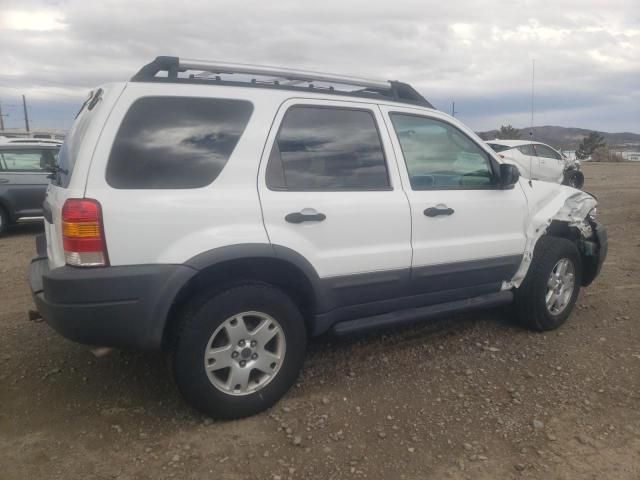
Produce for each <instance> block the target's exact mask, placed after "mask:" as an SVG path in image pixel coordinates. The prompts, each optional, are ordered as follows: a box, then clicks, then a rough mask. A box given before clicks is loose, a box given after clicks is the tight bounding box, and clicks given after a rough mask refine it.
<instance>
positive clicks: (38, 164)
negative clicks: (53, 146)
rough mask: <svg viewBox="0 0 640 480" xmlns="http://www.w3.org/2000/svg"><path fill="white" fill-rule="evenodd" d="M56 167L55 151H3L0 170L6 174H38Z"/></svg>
mask: <svg viewBox="0 0 640 480" xmlns="http://www.w3.org/2000/svg"><path fill="white" fill-rule="evenodd" d="M53 165H55V156H54V151H53V150H27V149H24V150H23V149H16V150H2V151H0V170H1V171H6V172H22V173H38V172H46V171H47V169H48V168H50V167H52V166H53Z"/></svg>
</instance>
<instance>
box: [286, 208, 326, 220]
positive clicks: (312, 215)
mask: <svg viewBox="0 0 640 480" xmlns="http://www.w3.org/2000/svg"><path fill="white" fill-rule="evenodd" d="M325 218H327V216H326V215H325V214H324V213H318V212H316V211H315V210H313V209H311V208H308V209H307V208H305V209H304V210H302V211H300V212H293V213H289V214H287V216H286V217H284V219H285V220H286V221H287V222H289V223H302V222H322V221H323V220H324V219H325Z"/></svg>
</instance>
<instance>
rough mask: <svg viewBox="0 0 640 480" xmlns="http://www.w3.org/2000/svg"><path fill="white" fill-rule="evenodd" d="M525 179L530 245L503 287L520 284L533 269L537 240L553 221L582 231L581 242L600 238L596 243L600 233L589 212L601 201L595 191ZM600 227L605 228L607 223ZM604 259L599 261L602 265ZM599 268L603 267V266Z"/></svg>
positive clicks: (527, 245)
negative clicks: (597, 198)
mask: <svg viewBox="0 0 640 480" xmlns="http://www.w3.org/2000/svg"><path fill="white" fill-rule="evenodd" d="M523 183H524V184H521V185H522V188H523V190H524V193H525V195H526V196H527V201H528V204H529V218H528V221H527V227H526V238H527V240H526V246H525V251H524V255H523V259H522V263H521V264H520V267H519V268H518V270H517V271H516V273H515V275H514V276H513V278H512V279H511V280H510V281H509V282H504V284H503V286H502V288H503V289H510V288H514V287H516V288H517V287H519V286H520V284H521V283H522V281H523V280H524V278H525V276H526V275H527V272H528V271H529V266H530V265H531V261H532V260H533V251H534V248H535V246H536V243H537V242H538V240H539V239H540V237H542V236H543V235H545V234H547V233H549V229H550V227H551V226H552V224H556V223H557V222H561V223H564V224H565V225H566V226H567V227H569V228H575V229H576V230H577V231H578V232H579V236H580V238H579V239H578V240H579V241H581V242H591V243H593V242H596V244H597V242H598V235H595V234H594V227H595V226H596V224H595V223H594V221H593V220H591V219H590V218H589V212H591V211H592V210H593V209H594V208H595V207H596V205H597V204H598V202H597V200H596V199H595V197H594V196H593V195H590V194H589V193H586V192H583V191H580V190H576V189H574V188H571V187H567V186H563V185H557V184H553V183H548V182H536V181H534V182H532V186H530V185H529V182H523ZM600 228H601V229H603V228H604V227H600ZM605 232H606V230H605ZM582 246H583V245H578V247H579V248H582ZM589 248H591V247H589ZM597 250H598V248H597V246H596V251H597ZM581 253H582V254H585V252H584V251H581ZM605 255H606V249H605ZM603 260H604V259H602V261H603ZM602 261H599V262H596V263H599V265H602ZM597 270H598V271H599V267H598V269H597ZM596 274H597V272H596ZM594 278H595V277H594ZM591 280H593V278H592V279H591ZM589 283H590V282H589Z"/></svg>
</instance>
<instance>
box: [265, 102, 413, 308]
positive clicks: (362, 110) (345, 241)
mask: <svg viewBox="0 0 640 480" xmlns="http://www.w3.org/2000/svg"><path fill="white" fill-rule="evenodd" d="M258 186H259V191H260V200H261V203H262V209H263V215H264V223H265V226H266V229H267V234H268V235H269V239H270V241H271V243H272V244H273V245H274V246H275V248H276V252H280V253H281V254H286V252H289V253H291V252H293V253H294V254H297V255H301V256H302V257H304V258H305V259H306V260H307V261H308V262H309V263H311V265H312V266H313V268H314V269H315V270H316V272H317V273H318V275H319V276H320V278H321V280H322V281H323V285H324V286H325V287H326V288H327V292H328V295H330V296H331V298H334V299H335V302H336V304H335V305H334V306H344V305H349V304H356V303H358V304H362V303H367V302H372V301H375V300H382V299H384V298H390V297H395V296H401V295H403V294H404V295H406V294H407V293H406V291H404V290H403V288H402V286H403V285H404V282H405V281H406V280H407V278H408V274H409V269H410V266H411V242H410V238H411V219H410V212H409V205H408V202H407V198H406V196H405V193H404V191H403V190H402V186H401V183H400V179H399V174H398V169H397V165H396V162H395V158H394V154H393V149H392V147H391V144H390V142H389V138H388V135H387V134H386V130H385V126H384V122H383V120H382V117H381V114H380V111H379V109H378V108H377V107H376V106H375V105H370V104H366V103H355V102H353V103H352V102H335V101H318V100H311V99H309V100H306V99H296V100H290V101H288V102H285V103H284V104H283V105H282V106H281V108H280V109H279V111H278V114H277V116H276V119H275V122H274V126H273V127H272V129H271V132H270V136H269V138H268V141H267V145H266V149H265V153H264V155H263V159H262V162H261V167H260V175H259V180H258Z"/></svg>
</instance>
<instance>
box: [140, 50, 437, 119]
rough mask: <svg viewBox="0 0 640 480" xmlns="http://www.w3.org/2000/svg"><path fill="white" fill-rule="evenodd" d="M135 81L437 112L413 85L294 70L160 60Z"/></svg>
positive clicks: (168, 59)
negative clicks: (271, 91) (270, 91)
mask: <svg viewBox="0 0 640 480" xmlns="http://www.w3.org/2000/svg"><path fill="white" fill-rule="evenodd" d="M189 72H191V73H189ZM159 74H160V75H159ZM257 77H260V78H257ZM131 81H132V82H170V83H199V84H209V85H213V84H215V85H235V86H246V87H257V88H275V89H283V90H298V91H299V90H306V91H309V90H313V91H315V92H318V93H329V94H335V95H348V96H358V97H367V98H378V99H380V98H384V99H388V100H393V101H396V102H402V103H410V104H414V105H421V106H425V107H428V108H434V107H433V105H431V103H429V102H428V101H427V100H426V99H425V98H424V97H423V96H422V95H420V93H418V92H417V91H416V90H415V89H414V88H413V87H412V86H411V85H409V84H407V83H403V82H398V81H384V80H371V79H366V78H359V77H351V76H345V75H335V74H331V73H322V72H313V71H304V70H295V69H291V68H281V67H266V66H260V65H247V64H243V63H229V62H216V61H206V60H193V59H180V58H178V57H166V56H162V57H156V59H155V60H153V61H152V62H151V63H149V64H147V65H145V66H144V67H142V68H141V69H140V70H139V71H138V73H136V74H135V75H134V76H133V77H131ZM353 87H356V88H355V89H354V88H353ZM349 88H350V89H349Z"/></svg>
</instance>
